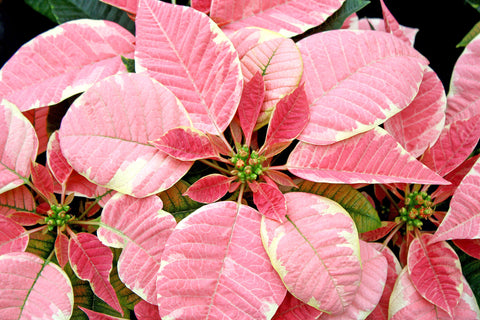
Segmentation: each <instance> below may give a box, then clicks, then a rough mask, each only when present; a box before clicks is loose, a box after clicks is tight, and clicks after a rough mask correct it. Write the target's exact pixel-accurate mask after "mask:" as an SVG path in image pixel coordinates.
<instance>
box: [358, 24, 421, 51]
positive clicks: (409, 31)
mask: <svg viewBox="0 0 480 320" xmlns="http://www.w3.org/2000/svg"><path fill="white" fill-rule="evenodd" d="M372 26H373V29H374V30H376V31H385V32H387V30H386V29H385V21H384V20H383V19H382V18H362V19H359V20H358V21H356V22H354V23H352V24H351V25H350V26H349V29H353V30H372ZM400 30H401V31H402V33H403V34H404V35H405V36H406V37H407V38H408V39H409V43H410V44H411V45H412V46H413V44H414V43H415V36H416V35H417V32H418V29H417V28H411V27H407V26H402V25H400Z"/></svg>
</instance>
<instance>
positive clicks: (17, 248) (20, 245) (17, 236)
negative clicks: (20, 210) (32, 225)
mask: <svg viewBox="0 0 480 320" xmlns="http://www.w3.org/2000/svg"><path fill="white" fill-rule="evenodd" d="M25 231H26V230H25V229H24V228H23V227H22V226H21V225H19V224H17V223H16V222H15V221H13V220H12V219H10V218H8V217H5V216H2V215H0V255H2V254H5V253H9V252H21V251H25V249H26V248H27V245H28V234H26V233H25Z"/></svg>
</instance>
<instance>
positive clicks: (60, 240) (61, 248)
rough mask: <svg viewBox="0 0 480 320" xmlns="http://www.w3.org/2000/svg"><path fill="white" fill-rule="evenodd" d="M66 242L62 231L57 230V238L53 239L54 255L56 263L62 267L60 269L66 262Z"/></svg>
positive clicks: (67, 241) (66, 239)
mask: <svg viewBox="0 0 480 320" xmlns="http://www.w3.org/2000/svg"><path fill="white" fill-rule="evenodd" d="M68 244H69V240H68V237H67V236H66V235H65V234H64V233H62V232H59V233H58V234H57V238H56V239H55V256H56V257H57V260H58V264H59V265H60V267H62V269H63V268H64V267H65V265H66V264H67V262H68Z"/></svg>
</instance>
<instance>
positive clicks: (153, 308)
mask: <svg viewBox="0 0 480 320" xmlns="http://www.w3.org/2000/svg"><path fill="white" fill-rule="evenodd" d="M133 310H134V311H135V316H136V317H137V319H138V320H161V319H160V315H159V314H158V306H157V305H156V304H151V303H148V302H146V301H145V300H142V301H140V302H139V303H137V304H136V305H135V307H134V309H133Z"/></svg>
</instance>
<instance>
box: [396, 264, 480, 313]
mask: <svg viewBox="0 0 480 320" xmlns="http://www.w3.org/2000/svg"><path fill="white" fill-rule="evenodd" d="M407 269H408V267H405V268H404V269H403V270H402V272H401V273H400V275H399V276H398V279H397V283H396V284H395V287H394V289H393V292H392V296H391V298H390V307H389V311H388V319H389V320H405V319H415V320H450V319H462V320H476V319H478V318H479V317H480V311H479V309H478V305H477V303H476V301H475V298H474V296H473V293H472V291H471V289H470V287H469V285H468V283H467V281H466V280H465V278H463V277H462V281H463V287H464V293H463V295H462V298H461V300H460V302H459V304H458V305H457V307H456V308H455V309H454V310H453V311H454V313H453V316H450V315H448V314H447V313H446V312H445V311H443V310H442V309H440V308H439V307H437V306H436V305H434V304H432V303H430V302H429V301H427V300H425V299H424V298H423V297H422V296H421V295H420V294H419V293H418V291H417V290H416V289H415V286H414V285H413V283H412V280H411V278H410V276H409V274H408V270H407Z"/></svg>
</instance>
